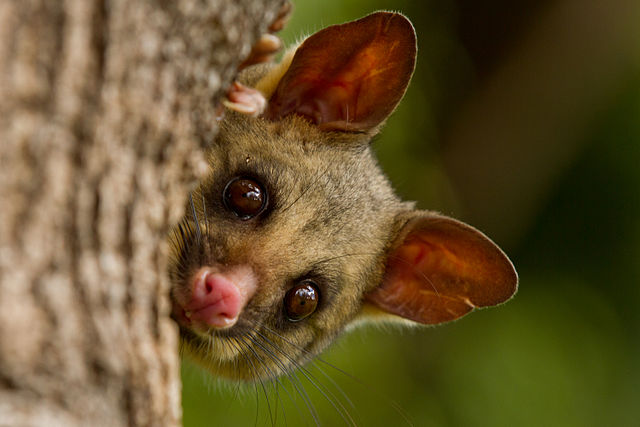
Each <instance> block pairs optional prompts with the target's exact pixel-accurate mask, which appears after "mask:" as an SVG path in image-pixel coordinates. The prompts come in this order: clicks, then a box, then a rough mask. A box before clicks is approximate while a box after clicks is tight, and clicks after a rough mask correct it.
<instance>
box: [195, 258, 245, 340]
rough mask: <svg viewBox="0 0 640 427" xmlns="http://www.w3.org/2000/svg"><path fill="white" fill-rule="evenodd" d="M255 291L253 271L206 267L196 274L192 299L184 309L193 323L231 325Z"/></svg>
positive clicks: (222, 327)
mask: <svg viewBox="0 0 640 427" xmlns="http://www.w3.org/2000/svg"><path fill="white" fill-rule="evenodd" d="M240 270H242V269H240ZM254 291H255V280H254V279H253V275H252V274H250V273H248V274H247V273H246V272H243V271H230V272H225V273H221V272H212V271H210V270H208V269H204V270H202V271H201V272H200V273H199V274H197V275H196V276H195V279H194V281H193V287H192V293H191V301H189V303H188V304H187V306H186V307H185V312H186V315H187V317H189V319H190V320H191V322H192V323H193V324H194V325H201V326H203V327H204V328H215V329H224V328H229V327H231V326H233V325H234V324H235V323H236V322H237V321H238V317H239V316H240V313H241V312H242V309H243V308H244V306H245V305H246V303H247V301H248V300H249V298H250V297H251V296H252V295H253V293H254Z"/></svg>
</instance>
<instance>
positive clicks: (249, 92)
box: [222, 81, 267, 116]
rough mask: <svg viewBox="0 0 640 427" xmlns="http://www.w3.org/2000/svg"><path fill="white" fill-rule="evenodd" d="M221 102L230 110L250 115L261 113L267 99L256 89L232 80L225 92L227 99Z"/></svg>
mask: <svg viewBox="0 0 640 427" xmlns="http://www.w3.org/2000/svg"><path fill="white" fill-rule="evenodd" d="M222 103H223V104H224V106H225V107H227V108H228V109H230V110H233V111H237V112H239V113H242V114H247V115H250V116H257V115H259V114H261V113H262V112H263V111H264V109H265V107H266V106H267V100H266V99H265V97H264V96H263V95H262V94H261V93H260V92H259V91H258V90H256V89H253V88H250V87H247V86H245V85H243V84H241V83H239V82H237V81H236V82H233V84H232V85H231V88H230V89H229V92H227V99H225V100H224V101H222Z"/></svg>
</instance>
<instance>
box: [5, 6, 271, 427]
mask: <svg viewBox="0 0 640 427" xmlns="http://www.w3.org/2000/svg"><path fill="white" fill-rule="evenodd" d="M281 4H282V1H281V0H229V1H225V0H170V1H166V0H164V1H163V0H66V1H62V0H58V1H54V0H4V1H2V2H0V203H1V206H0V424H1V425H5V424H8V425H47V426H50V425H125V424H128V425H176V424H179V423H180V415H181V409H180V378H179V360H178V350H177V330H176V328H175V327H174V325H173V324H172V322H171V321H170V319H169V304H168V299H167V289H168V281H167V277H166V275H165V266H166V255H167V250H166V247H165V243H164V242H165V235H166V233H167V230H168V229H169V227H170V226H171V224H172V223H174V222H175V221H176V220H177V219H179V217H180V216H181V215H182V212H183V207H184V205H185V197H186V194H187V193H188V190H189V188H190V185H191V184H192V183H193V182H194V180H195V179H196V178H197V177H198V175H199V174H202V173H203V172H204V171H205V169H206V165H205V164H204V161H203V155H202V149H203V147H205V146H206V145H207V143H208V142H209V141H210V140H211V139H212V138H213V137H214V135H215V130H216V129H215V128H216V126H215V120H214V113H215V109H216V104H217V102H218V101H219V100H220V97H221V94H222V93H223V92H224V88H225V87H226V86H227V85H228V84H229V82H230V81H231V80H232V78H233V75H234V72H235V68H236V66H237V64H238V63H239V62H240V61H241V60H242V59H243V58H244V57H245V56H246V55H247V54H248V53H249V50H250V46H251V45H252V44H253V42H254V41H255V40H256V39H257V37H258V36H259V35H260V34H261V32H263V31H264V30H265V29H266V27H267V26H268V24H269V23H270V22H271V21H273V19H274V17H275V15H276V13H277V10H278V9H279V7H280V6H281Z"/></svg>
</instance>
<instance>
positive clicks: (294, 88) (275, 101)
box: [265, 12, 416, 131]
mask: <svg viewBox="0 0 640 427" xmlns="http://www.w3.org/2000/svg"><path fill="white" fill-rule="evenodd" d="M415 55H416V39H415V32H414V30H413V26H412V25H411V23H410V22H409V20H408V19H407V18H405V17H404V16H402V15H400V14H397V13H390V12H377V13H373V14H371V15H368V16H366V17H364V18H362V19H359V20H357V21H353V22H349V23H346V24H342V25H334V26H331V27H327V28H325V29H323V30H321V31H319V32H317V33H315V34H313V35H312V36H310V37H309V38H307V39H306V40H305V41H304V42H303V43H302V45H300V47H299V48H298V50H297V51H296V53H295V55H294V58H293V60H292V62H291V65H290V66H289V68H288V70H287V72H286V73H285V75H284V76H283V77H282V79H281V80H280V82H279V83H278V86H277V88H276V90H275V91H274V93H273V95H272V96H271V99H270V100H269V106H268V108H267V111H266V112H265V117H267V118H269V119H272V120H277V119H280V118H282V117H285V116H287V115H289V114H299V115H302V116H305V117H307V118H309V119H310V120H311V121H312V122H313V123H315V124H317V125H319V126H320V127H321V128H323V129H327V130H343V131H366V130H368V129H371V128H373V127H374V126H376V125H378V124H379V123H381V122H382V121H384V120H385V119H386V118H387V116H389V114H391V113H392V112H393V110H394V109H395V107H396V105H397V104H398V102H400V99H401V98H402V96H403V95H404V92H405V90H406V88H407V85H408V84H409V80H410V79H411V74H412V73H413V68H414V65H415Z"/></svg>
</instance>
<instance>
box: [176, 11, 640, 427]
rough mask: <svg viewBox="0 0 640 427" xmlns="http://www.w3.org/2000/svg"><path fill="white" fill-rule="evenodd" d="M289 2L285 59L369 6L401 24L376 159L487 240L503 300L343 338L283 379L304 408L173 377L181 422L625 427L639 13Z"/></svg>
mask: <svg viewBox="0 0 640 427" xmlns="http://www.w3.org/2000/svg"><path fill="white" fill-rule="evenodd" d="M294 5H295V11H294V14H293V17H292V19H291V21H290V23H289V25H288V27H287V28H286V30H285V31H284V32H283V33H282V36H283V38H284V40H285V42H286V43H287V44H290V43H293V42H294V41H295V40H297V39H299V38H300V37H301V36H303V35H305V34H309V33H312V32H314V31H316V30H318V29H320V28H323V27H325V26H327V25H330V24H335V23H341V22H344V21H347V20H352V19H355V18H358V17H361V16H363V15H365V14H368V13H370V12H372V11H374V10H378V9H387V10H398V11H401V12H403V13H404V14H406V15H407V16H408V17H409V18H410V19H411V20H412V22H413V23H414V25H415V27H416V31H417V34H418V43H419V51H418V63H417V64H418V65H417V69H416V73H415V75H414V77H413V81H412V84H411V86H410V88H409V91H408V92H407V94H406V96H405V99H404V101H403V103H402V104H401V106H400V107H399V108H398V110H397V112H396V113H395V114H394V116H393V117H392V118H391V119H390V120H389V122H388V125H387V126H386V128H385V130H384V131H383V134H382V135H381V136H380V137H379V138H377V140H376V142H375V144H374V148H375V150H376V151H377V153H378V155H379V158H380V161H381V163H382V165H383V167H384V169H385V171H386V172H387V173H388V174H389V176H390V177H391V180H392V182H393V183H394V185H395V187H396V189H397V190H398V192H399V193H400V194H401V195H402V196H403V197H404V198H406V199H412V200H417V201H418V205H419V207H421V208H428V209H436V210H439V211H441V212H444V213H446V214H449V215H452V216H455V217H458V218H461V219H463V220H465V221H467V222H469V223H470V224H473V225H474V226H476V227H478V228H480V229H482V230H483V231H485V232H486V233H487V234H488V235H489V236H491V237H492V238H493V239H494V240H495V241H496V242H497V243H498V244H500V245H501V246H502V247H503V248H504V249H505V251H506V252H507V253H508V254H509V255H510V256H511V258H512V260H513V261H514V263H515V265H516V267H517V269H518V271H519V274H520V289H519V292H518V294H517V296H516V297H515V299H513V300H512V301H510V302H509V303H508V304H506V305H504V306H502V307H499V308H494V309H487V310H482V311H477V312H475V313H472V314H471V315H469V316H467V317H465V318H464V319H463V320H462V321H459V322H454V323H452V324H448V325H444V326H440V327H436V328H416V329H412V330H400V329H387V330H378V329H373V328H362V329H360V330H357V331H354V332H352V333H350V334H348V335H346V336H344V337H343V338H342V339H341V340H339V341H338V342H337V343H336V344H334V345H333V347H332V348H331V349H330V350H329V351H327V352H325V353H324V354H323V355H322V361H317V362H316V363H314V364H313V365H310V366H309V374H307V376H308V377H309V378H310V379H311V380H312V381H311V382H310V381H309V380H308V379H307V378H305V375H304V374H298V377H299V379H300V383H302V385H303V386H304V388H305V390H306V393H307V394H308V398H307V396H305V394H304V393H299V392H298V391H296V388H297V387H298V388H299V387H300V385H299V384H292V383H291V382H290V381H288V380H283V384H282V385H280V386H279V389H278V390H279V392H278V393H276V391H275V388H274V386H273V385H272V384H267V385H266V389H267V395H268V401H267V399H266V398H265V392H264V390H262V388H261V387H260V386H256V387H254V386H242V387H237V386H236V385H234V384H228V383H222V382H219V381H218V380H215V379H212V378H211V377H209V376H208V375H207V374H206V373H204V372H202V371H200V370H199V369H198V368H196V367H194V366H193V365H191V364H189V363H188V362H185V364H184V366H183V380H184V390H183V407H184V423H185V425H186V426H205V425H215V426H245V425H248V426H251V425H258V426H263V425H266V426H268V425H272V423H273V424H276V425H289V426H298V425H314V423H315V421H314V415H313V414H312V412H314V411H315V412H316V413H317V415H316V416H317V417H318V419H319V421H320V423H321V424H322V425H329V426H333V425H348V424H350V423H351V422H352V421H353V422H354V423H355V424H357V425H363V426H389V425H397V426H401V425H416V426H637V425H640V262H639V261H640V2H638V1H636V0H612V1H608V2H602V1H597V0H581V1H580V0H556V1H551V0H544V1H534V0H525V1H519V2H511V1H506V0H489V1H483V2H478V1H472V0H458V1H452V0H446V1H445V0H438V1H436V0H433V1H410V0H404V1H398V0H396V1H391V0H390V1H383V0H366V1H365V0H307V1H303V0H298V1H294ZM312 382H313V383H316V384H320V385H319V386H318V387H316V386H314V384H312ZM318 389H321V391H319V390H318ZM307 400H309V401H311V402H312V403H313V407H314V409H310V408H309V406H310V405H308V403H307V402H306V401H307Z"/></svg>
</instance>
